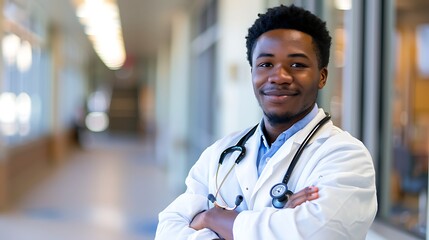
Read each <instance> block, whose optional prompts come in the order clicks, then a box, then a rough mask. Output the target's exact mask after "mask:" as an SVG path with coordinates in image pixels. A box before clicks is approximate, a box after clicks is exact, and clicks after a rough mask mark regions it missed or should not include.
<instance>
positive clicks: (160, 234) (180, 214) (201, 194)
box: [155, 147, 218, 240]
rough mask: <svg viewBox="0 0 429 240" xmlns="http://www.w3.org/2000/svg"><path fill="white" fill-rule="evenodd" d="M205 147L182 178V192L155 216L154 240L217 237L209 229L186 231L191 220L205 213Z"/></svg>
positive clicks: (208, 154) (206, 190)
mask: <svg viewBox="0 0 429 240" xmlns="http://www.w3.org/2000/svg"><path fill="white" fill-rule="evenodd" d="M212 149H213V147H209V148H208V149H207V150H206V151H204V152H203V154H202V155H201V157H200V159H199V160H198V161H197V162H196V163H195V165H194V166H193V167H192V168H191V170H190V171H189V174H188V176H187V178H186V186H187V189H186V192H185V193H183V194H181V195H180V196H179V197H177V198H176V199H175V200H174V201H173V202H172V203H171V204H170V205H169V206H168V207H167V208H166V209H164V210H163V211H162V212H161V213H160V214H159V223H158V227H157V231H156V236H155V239H156V240H163V239H169V240H170V239H188V240H192V239H201V240H204V239H215V238H218V236H217V235H216V234H215V233H214V232H213V231H211V230H209V229H202V230H199V231H196V230H194V229H192V228H190V227H189V224H190V222H191V221H192V219H193V218H194V216H195V215H196V214H198V213H200V212H201V211H203V210H207V209H208V200H207V195H208V189H207V184H208V177H207V176H208V171H209V168H210V167H209V166H210V152H211V151H212Z"/></svg>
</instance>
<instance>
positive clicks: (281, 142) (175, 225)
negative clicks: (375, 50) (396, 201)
mask: <svg viewBox="0 0 429 240" xmlns="http://www.w3.org/2000/svg"><path fill="white" fill-rule="evenodd" d="M246 39H247V41H246V46H247V59H248V61H249V63H250V66H251V71H252V83H253V89H254V93H255V96H256V98H257V100H258V102H259V105H260V106H261V109H262V111H263V118H262V119H261V121H260V123H259V124H258V125H257V126H255V127H254V128H251V129H250V128H249V129H246V130H243V131H241V132H238V133H233V134H231V135H229V136H226V137H225V138H222V139H220V140H218V141H217V142H216V143H214V144H213V145H212V146H210V147H209V148H207V149H206V150H205V151H204V152H203V153H202V155H201V157H200V159H198V161H197V162H196V163H195V165H194V166H193V167H192V169H191V171H190V172H189V175H188V177H187V179H186V185H187V190H186V192H185V193H183V194H182V195H180V196H179V197H178V198H177V199H176V200H175V201H173V202H172V203H171V204H170V205H169V206H168V207H167V208H166V209H165V210H164V211H163V212H161V213H160V215H159V224H158V229H157V235H156V239H172V238H174V239H216V238H222V239H246V240H248V239H294V240H295V239H318V240H319V239H330V240H332V239H365V236H366V233H367V231H368V229H369V227H370V225H371V223H372V221H373V220H374V217H375V214H376V210H377V199H376V189H375V177H374V174H375V173H374V167H373V162H372V158H371V156H370V154H369V152H368V150H367V149H366V148H365V146H364V145H363V144H362V143H361V142H360V141H359V140H357V139H356V138H354V137H352V136H351V135H350V134H348V133H347V132H345V131H342V130H341V129H339V128H338V127H336V126H334V125H333V123H332V122H331V121H330V115H329V114H328V113H325V111H324V110H323V109H319V108H318V106H317V104H316V99H317V94H318V91H319V90H320V89H322V88H323V87H324V86H325V84H326V83H327V77H328V70H327V66H328V62H329V50H330V45H331V37H330V35H329V32H328V31H327V29H326V24H325V23H324V22H323V21H322V20H321V19H319V18H318V17H317V16H315V15H313V14H312V13H310V12H308V11H306V10H304V9H302V8H298V7H295V6H293V5H292V6H290V7H288V6H279V7H275V8H271V9H268V11H267V12H266V13H264V14H259V15H258V19H257V20H256V21H255V23H254V24H253V26H252V27H251V28H249V31H248V36H247V38H246Z"/></svg>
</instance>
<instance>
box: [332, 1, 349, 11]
mask: <svg viewBox="0 0 429 240" xmlns="http://www.w3.org/2000/svg"><path fill="white" fill-rule="evenodd" d="M335 7H336V8H337V9H339V10H350V9H352V0H335Z"/></svg>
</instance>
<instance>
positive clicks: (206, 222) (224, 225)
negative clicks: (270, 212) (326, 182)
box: [189, 186, 319, 240]
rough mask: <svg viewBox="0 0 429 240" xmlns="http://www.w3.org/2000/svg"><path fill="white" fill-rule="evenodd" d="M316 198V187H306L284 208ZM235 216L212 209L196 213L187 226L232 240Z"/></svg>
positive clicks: (317, 194)
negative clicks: (208, 230)
mask: <svg viewBox="0 0 429 240" xmlns="http://www.w3.org/2000/svg"><path fill="white" fill-rule="evenodd" d="M318 197H319V189H318V188H317V187H316V186H311V187H306V188H304V189H303V190H301V191H299V192H297V193H295V194H293V195H292V196H291V197H290V198H289V201H288V202H287V203H286V206H285V208H295V207H296V206H299V205H301V204H302V203H304V202H306V201H311V200H314V199H317V198H318ZM237 215H238V212H237V211H229V210H225V209H223V208H219V207H213V208H211V209H209V210H207V211H203V212H200V213H198V214H197V215H196V216H195V217H194V218H193V219H192V221H191V223H190V225H189V226H190V227H191V228H193V229H195V230H201V229H203V228H208V229H211V230H212V231H214V232H216V233H217V234H218V235H219V236H221V237H222V238H224V239H226V240H229V239H234V236H233V233H232V228H233V225H234V220H235V218H236V217H237Z"/></svg>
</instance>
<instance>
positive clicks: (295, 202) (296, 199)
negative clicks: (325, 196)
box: [286, 186, 319, 208]
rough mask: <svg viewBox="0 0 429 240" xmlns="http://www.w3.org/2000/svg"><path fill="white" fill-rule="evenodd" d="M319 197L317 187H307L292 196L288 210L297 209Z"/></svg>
mask: <svg viewBox="0 0 429 240" xmlns="http://www.w3.org/2000/svg"><path fill="white" fill-rule="evenodd" d="M318 197H319V189H318V188H317V187H316V186H311V187H306V188H304V189H303V190H301V191H299V192H297V193H295V194H293V195H292V196H290V198H289V200H288V202H287V204H286V208H295V207H296V206H299V205H301V204H302V203H304V202H306V201H311V200H314V199H317V198H318Z"/></svg>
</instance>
